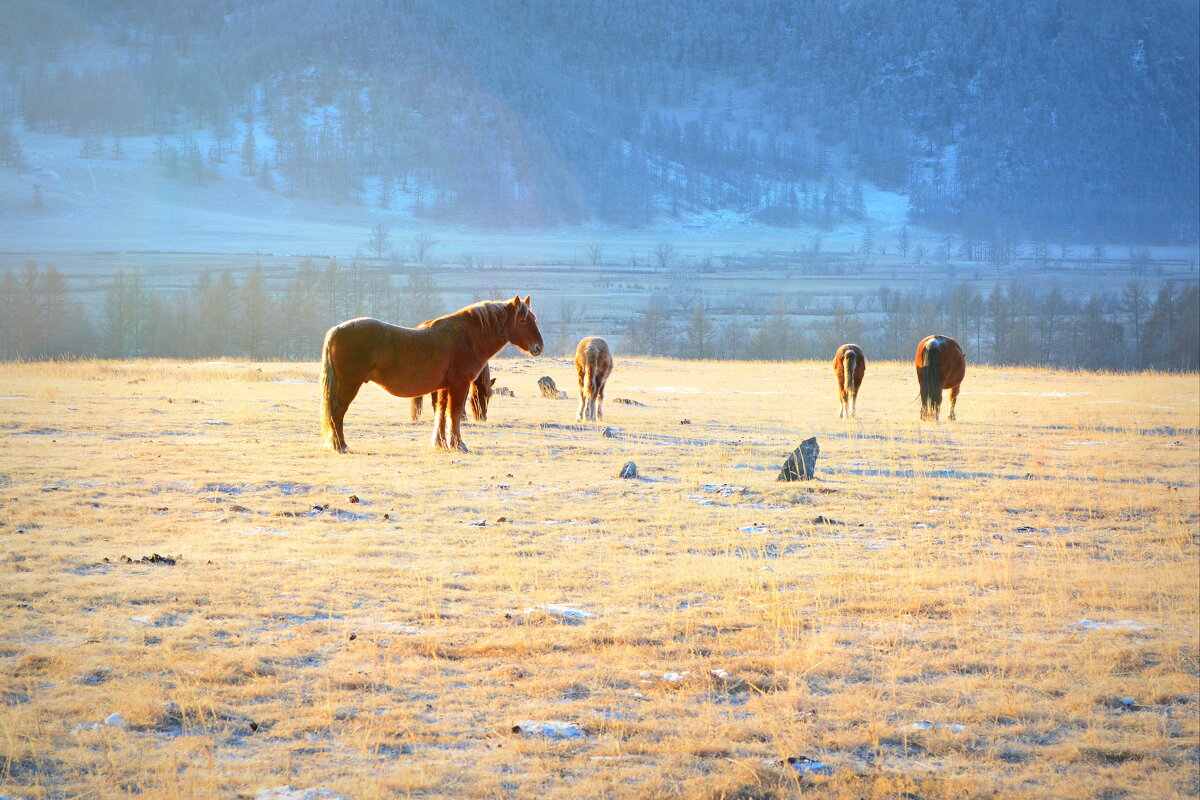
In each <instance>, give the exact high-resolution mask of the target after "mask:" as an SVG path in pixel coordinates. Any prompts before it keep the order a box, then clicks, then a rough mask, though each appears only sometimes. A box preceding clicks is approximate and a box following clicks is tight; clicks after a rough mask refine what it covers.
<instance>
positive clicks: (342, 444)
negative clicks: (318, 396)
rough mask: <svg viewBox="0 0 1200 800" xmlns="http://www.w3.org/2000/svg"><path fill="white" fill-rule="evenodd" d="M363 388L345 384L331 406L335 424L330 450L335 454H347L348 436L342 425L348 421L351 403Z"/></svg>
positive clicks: (332, 420) (330, 411)
mask: <svg viewBox="0 0 1200 800" xmlns="http://www.w3.org/2000/svg"><path fill="white" fill-rule="evenodd" d="M361 388H362V384H361V383H356V384H353V385H350V384H343V385H342V386H339V387H338V393H337V395H336V396H335V397H334V398H333V402H332V403H330V404H329V418H330V421H331V422H332V423H333V440H332V441H331V442H330V449H332V450H333V452H335V453H344V452H346V449H347V448H346V435H345V433H344V432H343V429H342V423H343V421H344V420H345V419H346V410H347V409H348V408H350V403H351V402H353V401H354V398H355V397H356V396H357V395H358V390H359V389H361Z"/></svg>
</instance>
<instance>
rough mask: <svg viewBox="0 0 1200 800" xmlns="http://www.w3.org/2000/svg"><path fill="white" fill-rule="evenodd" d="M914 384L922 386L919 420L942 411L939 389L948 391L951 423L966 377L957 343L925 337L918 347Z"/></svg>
mask: <svg viewBox="0 0 1200 800" xmlns="http://www.w3.org/2000/svg"><path fill="white" fill-rule="evenodd" d="M916 365H917V383H919V384H920V385H921V419H933V420H936V419H937V418H938V414H939V413H940V412H941V410H942V389H949V390H950V419H951V420H953V419H954V404H955V403H956V402H957V401H958V390H959V388H960V387H961V385H962V381H963V376H964V375H966V374H967V357H966V355H964V354H963V351H962V348H961V347H959V346H958V342H956V341H954V340H953V339H951V338H950V337H949V336H942V335H941V334H934V335H933V336H926V337H925V338H924V339H922V340H921V343H920V344H918V345H917V357H916Z"/></svg>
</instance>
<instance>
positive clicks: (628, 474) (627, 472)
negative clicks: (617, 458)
mask: <svg viewBox="0 0 1200 800" xmlns="http://www.w3.org/2000/svg"><path fill="white" fill-rule="evenodd" d="M637 476H638V471H637V464H635V463H633V462H632V461H626V462H625V466H623V467H621V474H620V475H619V476H618V477H620V478H636V477H637Z"/></svg>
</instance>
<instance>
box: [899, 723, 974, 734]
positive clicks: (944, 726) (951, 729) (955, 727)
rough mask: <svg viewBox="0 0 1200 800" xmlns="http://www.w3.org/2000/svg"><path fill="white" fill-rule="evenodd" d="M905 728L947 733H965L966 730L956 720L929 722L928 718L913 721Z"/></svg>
mask: <svg viewBox="0 0 1200 800" xmlns="http://www.w3.org/2000/svg"><path fill="white" fill-rule="evenodd" d="M907 729H908V730H910V731H928V730H938V731H946V732H947V733H966V732H967V729H966V728H965V727H964V726H962V725H960V724H958V723H957V722H929V721H928V720H921V721H920V722H914V723H912V724H911V725H909V726H908V728H907Z"/></svg>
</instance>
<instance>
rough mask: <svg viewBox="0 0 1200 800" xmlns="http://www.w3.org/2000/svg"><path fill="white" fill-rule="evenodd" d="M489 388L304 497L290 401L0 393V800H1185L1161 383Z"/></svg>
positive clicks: (167, 371) (1190, 592)
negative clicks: (587, 414)
mask: <svg viewBox="0 0 1200 800" xmlns="http://www.w3.org/2000/svg"><path fill="white" fill-rule="evenodd" d="M493 370H494V372H493V374H494V375H496V376H497V378H498V380H497V385H498V386H499V385H506V386H508V387H509V388H511V389H512V390H513V391H514V392H515V395H516V396H515V397H511V398H510V397H496V398H494V400H493V403H492V407H491V410H490V412H489V421H488V422H486V423H481V424H475V423H468V424H465V425H464V438H465V440H466V443H467V445H468V446H469V447H470V448H471V452H470V453H466V454H454V455H447V454H444V453H440V452H436V451H434V450H432V449H431V447H430V442H429V440H430V433H431V430H430V428H431V422H430V418H429V417H430V415H429V410H428V407H427V408H426V418H425V419H424V420H423V421H421V422H420V423H412V422H409V421H408V415H409V411H408V401H406V400H398V399H395V398H391V397H388V396H386V395H384V394H382V393H380V392H374V391H369V390H364V391H363V392H362V393H361V394H360V395H359V398H358V399H357V400H356V402H355V403H354V405H353V406H352V407H351V409H350V412H349V414H348V416H347V428H346V432H347V438H348V441H349V445H350V448H351V450H352V452H351V453H349V454H347V455H343V456H335V455H333V454H331V453H329V452H327V451H325V450H323V449H322V448H321V442H320V435H319V429H318V390H319V387H318V385H317V383H316V375H317V369H316V365H314V364H275V363H264V364H250V363H226V362H213V363H180V362H132V363H122V362H80V363H54V364H49V363H30V364H4V365H0V430H2V431H3V445H2V449H0V556H2V557H0V574H2V575H3V579H2V580H0V608H2V609H3V616H2V621H0V701H2V702H0V795H2V796H5V797H14V798H28V799H29V800H33V799H34V798H36V799H37V800H41V799H42V798H67V797H97V798H116V797H126V796H133V795H138V796H140V797H151V798H173V799H175V800H183V799H184V798H201V797H204V798H208V797H212V798H228V799H229V800H233V798H256V800H268V799H273V800H284V798H287V800H292V798H295V797H301V796H305V795H304V794H303V792H304V790H310V789H325V790H327V791H326V792H325V793H320V792H313V793H312V794H311V795H308V796H311V797H322V798H326V800H328V799H329V798H337V797H345V798H354V800H370V799H371V798H380V797H417V798H475V797H478V798H483V797H487V798H497V797H505V798H524V797H531V798H532V797H538V798H582V797H586V798H599V797H605V798H662V797H682V798H693V797H695V798H713V799H714V800H715V798H735V797H736V798H761V799H763V800H765V799H766V798H785V797H795V796H798V795H801V794H803V796H805V797H816V798H858V797H877V798H883V797H906V798H922V799H923V800H933V799H934V798H945V799H946V800H949V799H950V798H963V797H991V798H1001V797H1003V798H1030V800H1032V799H1033V798H1046V797H1063V798H1076V797H1078V798H1085V797H1086V798H1095V797H1105V798H1123V797H1129V798H1133V797H1164V798H1165V797H1189V796H1195V795H1196V794H1197V793H1198V792H1200V766H1198V759H1200V697H1198V692H1197V682H1198V680H1200V642H1198V624H1200V607H1198V606H1200V597H1198V594H1197V574H1198V569H1200V500H1198V492H1200V457H1198V453H1200V430H1198V425H1200V385H1198V383H1197V379H1196V376H1195V375H1194V374H1193V375H1183V376H1172V375H1159V374H1143V375H1112V374H1093V373H1065V372H1050V371H1046V370H1036V369H1001V368H986V367H971V368H969V371H968V375H967V379H966V382H965V383H964V386H963V395H962V397H961V399H960V402H959V406H958V421H957V422H953V423H951V422H948V421H945V420H944V419H943V421H942V422H940V423H937V424H934V423H921V422H919V421H918V419H917V416H918V414H917V405H916V402H915V400H914V397H915V395H916V384H915V381H914V378H913V375H912V367H911V365H909V364H898V363H883V364H879V363H872V364H870V365H869V367H868V373H867V377H866V381H865V383H864V385H863V389H862V393H861V395H860V400H859V404H858V409H859V416H858V419H856V420H853V421H850V422H845V421H840V420H838V419H837V400H836V395H835V387H834V382H833V377H832V370H831V369H830V368H829V366H828V364H826V363H815V362H804V363H779V364H766V363H717V362H682V361H668V360H654V359H620V358H618V361H617V365H616V370H615V372H614V373H613V376H612V378H611V380H610V384H609V389H608V392H607V395H608V400H607V402H606V407H605V411H606V421H605V422H604V423H600V424H576V423H575V422H574V418H575V409H576V403H577V399H576V398H575V397H574V377H573V372H572V368H571V366H570V362H569V361H568V360H566V359H551V358H543V359H540V360H537V361H534V360H530V359H513V360H507V359H504V360H497V361H494V362H493ZM542 375H549V376H551V377H552V378H554V380H555V381H556V382H557V383H558V385H559V387H560V388H563V389H566V390H567V391H568V394H569V395H571V398H572V399H569V400H550V399H544V398H541V397H537V396H536V395H537V387H536V381H537V379H538V378H539V377H540V376H542ZM618 399H622V400H630V401H634V402H633V403H629V404H626V403H621V402H618ZM427 406H428V404H427ZM809 436H815V437H816V438H817V440H818V443H819V445H820V448H821V453H820V458H819V461H818V464H817V477H816V479H815V480H813V481H810V482H799V483H782V482H778V481H777V480H776V476H777V474H778V472H779V467H780V464H781V463H782V461H783V460H784V458H785V456H786V455H787V454H788V453H789V452H790V451H791V450H792V449H793V448H795V447H796V446H797V445H798V444H799V443H800V441H801V440H803V439H805V438H807V437H809ZM627 461H634V462H635V463H636V465H637V469H638V472H639V473H640V477H638V478H637V479H621V478H619V477H617V476H618V473H619V472H620V470H621V468H622V465H623V464H625V462H627ZM156 556H157V557H156ZM283 787H291V789H289V790H286V791H285V790H284V788H283ZM293 790H294V791H293Z"/></svg>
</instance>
